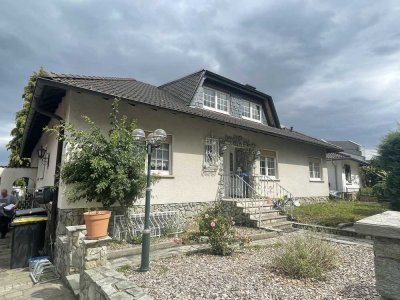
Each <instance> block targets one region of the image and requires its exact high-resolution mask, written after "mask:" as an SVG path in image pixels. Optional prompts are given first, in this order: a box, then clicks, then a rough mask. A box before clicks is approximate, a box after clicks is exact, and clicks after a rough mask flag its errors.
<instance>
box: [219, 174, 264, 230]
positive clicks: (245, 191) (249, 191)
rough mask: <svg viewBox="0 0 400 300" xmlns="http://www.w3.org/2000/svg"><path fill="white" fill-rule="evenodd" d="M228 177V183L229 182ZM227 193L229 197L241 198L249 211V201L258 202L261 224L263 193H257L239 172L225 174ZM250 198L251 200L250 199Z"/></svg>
mask: <svg viewBox="0 0 400 300" xmlns="http://www.w3.org/2000/svg"><path fill="white" fill-rule="evenodd" d="M227 179H229V180H228V183H227ZM224 185H225V188H226V190H225V195H226V196H228V197H229V198H232V199H235V200H240V201H241V202H243V203H244V209H245V211H247V203H248V202H250V201H252V202H254V203H256V202H258V220H259V223H260V224H261V204H262V203H261V201H259V200H261V198H262V197H261V195H259V194H258V193H257V191H256V190H255V189H254V187H253V186H251V185H250V184H249V183H248V182H246V181H245V180H244V177H241V176H239V175H237V174H230V175H224ZM249 199H250V200H249Z"/></svg>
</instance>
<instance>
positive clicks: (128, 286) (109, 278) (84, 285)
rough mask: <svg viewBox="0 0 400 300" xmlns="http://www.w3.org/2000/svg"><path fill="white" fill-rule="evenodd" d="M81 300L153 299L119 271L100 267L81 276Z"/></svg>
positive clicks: (86, 271)
mask: <svg viewBox="0 0 400 300" xmlns="http://www.w3.org/2000/svg"><path fill="white" fill-rule="evenodd" d="M79 299H99V300H114V299H115V300H116V299H127V300H128V299H132V300H133V299H141V300H151V299H153V298H152V297H150V296H149V295H148V294H146V293H145V292H144V290H143V289H142V288H140V287H138V286H137V285H136V284H135V283H134V282H133V281H130V280H127V278H126V277H125V276H124V275H123V274H121V273H118V272H117V271H114V270H111V269H108V268H106V267H100V268H96V269H91V270H85V271H84V272H83V274H82V276H81V289H80V294H79Z"/></svg>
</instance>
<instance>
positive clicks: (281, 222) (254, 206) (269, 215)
mask: <svg viewBox="0 0 400 300" xmlns="http://www.w3.org/2000/svg"><path fill="white" fill-rule="evenodd" d="M236 207H237V208H239V209H241V212H242V214H243V215H244V219H245V220H246V223H247V224H248V225H249V226H251V227H258V228H273V229H287V228H291V227H292V222H290V221H288V220H287V217H286V215H282V214H281V211H280V210H278V209H275V208H274V205H273V204H268V203H267V202H266V201H265V200H263V199H258V200H257V199H251V200H250V201H246V200H245V201H240V200H239V201H236Z"/></svg>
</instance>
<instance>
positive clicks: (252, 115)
mask: <svg viewBox="0 0 400 300" xmlns="http://www.w3.org/2000/svg"><path fill="white" fill-rule="evenodd" d="M242 117H243V118H245V119H251V120H256V121H261V106H260V105H258V104H254V103H251V102H249V101H245V100H243V102H242Z"/></svg>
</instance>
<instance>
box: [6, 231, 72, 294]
mask: <svg viewBox="0 0 400 300" xmlns="http://www.w3.org/2000/svg"><path fill="white" fill-rule="evenodd" d="M10 256H11V234H10V233H8V234H7V237H6V238H5V239H0V300H3V299H14V300H22V299H36V300H39V299H53V300H54V299H57V300H74V299H76V298H75V297H74V296H73V294H72V292H71V291H70V290H69V289H68V288H66V287H65V286H64V285H63V283H62V282H61V280H57V281H52V282H48V283H43V284H39V285H34V284H33V282H32V280H31V278H30V276H29V271H28V269H27V268H20V269H12V270H10Z"/></svg>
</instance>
